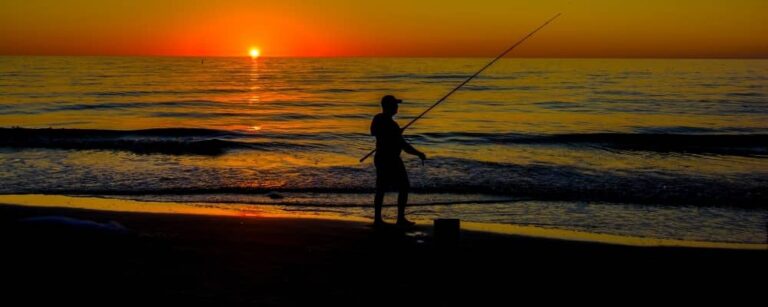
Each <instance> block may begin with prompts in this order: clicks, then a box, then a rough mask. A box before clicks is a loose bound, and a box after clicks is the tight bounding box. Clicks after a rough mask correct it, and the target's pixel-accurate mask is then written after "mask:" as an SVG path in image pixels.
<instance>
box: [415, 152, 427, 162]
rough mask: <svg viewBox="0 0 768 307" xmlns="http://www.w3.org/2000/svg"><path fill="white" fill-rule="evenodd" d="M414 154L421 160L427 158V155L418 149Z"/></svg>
mask: <svg viewBox="0 0 768 307" xmlns="http://www.w3.org/2000/svg"><path fill="white" fill-rule="evenodd" d="M416 155H417V156H419V159H421V161H424V160H426V159H427V155H425V154H424V153H423V152H421V151H419V152H418V153H417V154H416Z"/></svg>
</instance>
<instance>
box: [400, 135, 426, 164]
mask: <svg viewBox="0 0 768 307" xmlns="http://www.w3.org/2000/svg"><path fill="white" fill-rule="evenodd" d="M400 143H401V146H402V148H403V151H405V152H407V153H409V154H412V155H414V156H418V157H419V159H422V160H424V159H426V158H427V155H425V154H424V153H423V152H421V151H419V150H417V149H416V148H413V146H412V145H411V144H410V143H408V142H407V141H406V140H405V138H403V136H402V135H401V136H400Z"/></svg>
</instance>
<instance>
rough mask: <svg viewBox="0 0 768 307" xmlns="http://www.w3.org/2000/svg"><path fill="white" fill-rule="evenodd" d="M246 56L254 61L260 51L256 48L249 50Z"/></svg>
mask: <svg viewBox="0 0 768 307" xmlns="http://www.w3.org/2000/svg"><path fill="white" fill-rule="evenodd" d="M248 54H249V55H251V59H255V58H258V57H259V56H260V55H261V51H259V49H258V48H251V50H249V51H248Z"/></svg>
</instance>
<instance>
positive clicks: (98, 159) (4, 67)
mask: <svg viewBox="0 0 768 307" xmlns="http://www.w3.org/2000/svg"><path fill="white" fill-rule="evenodd" d="M488 60H489V59H484V58H259V59H256V60H252V59H250V58H194V57H13V56H11V57H0V127H2V129H0V182H2V184H1V185H0V193H2V194H32V193H34V194H66V195H86V196H98V197H116V198H128V199H136V200H150V201H187V202H190V203H193V204H197V205H199V204H205V205H206V206H215V207H222V208H227V207H228V206H232V207H237V208H242V207H248V206H253V207H258V206H273V207H277V208H281V209H282V210H285V211H300V212H318V213H321V212H330V213H333V214H339V215H349V216H357V217H371V216H372V201H373V195H372V191H373V183H374V180H375V174H374V168H373V165H372V161H371V160H368V161H365V162H364V163H360V162H359V161H358V160H359V159H360V158H361V157H362V156H363V155H365V154H366V153H367V152H368V151H369V150H371V149H372V148H373V146H374V138H373V137H371V136H370V135H369V125H370V120H371V119H372V117H373V116H374V115H375V114H376V113H378V112H379V110H380V107H379V99H380V98H381V96H383V95H385V94H394V95H396V96H398V97H399V98H402V99H404V101H405V102H404V103H403V104H402V105H401V106H400V113H399V114H398V115H397V116H396V118H395V119H396V120H397V121H398V122H399V123H400V124H401V126H402V125H404V124H405V123H407V121H408V120H410V119H412V118H413V117H414V116H416V115H418V114H419V113H420V112H422V111H423V110H424V109H425V108H427V107H428V106H429V105H431V104H432V103H434V102H435V101H436V100H437V99H439V98H440V97H442V96H443V95H444V94H445V93H447V92H448V91H449V90H451V89H452V88H453V87H455V86H456V85H458V84H459V83H460V82H461V81H463V79H464V78H466V77H467V76H468V75H470V74H472V73H473V72H474V71H476V70H477V69H479V68H480V67H481V66H482V65H484V64H485V63H486V62H487V61H488ZM405 135H406V138H407V139H408V140H409V141H410V142H411V143H412V144H413V145H414V146H415V147H416V148H418V149H420V150H421V151H423V152H425V153H426V154H427V156H428V160H427V161H426V163H424V165H422V164H421V162H420V161H419V160H418V158H416V157H413V156H407V155H405V154H404V160H405V162H406V165H407V167H408V172H409V175H410V178H411V184H412V187H413V188H412V190H413V193H412V196H411V199H410V200H411V202H410V203H411V207H409V215H410V216H411V218H413V219H417V220H419V219H421V220H428V219H432V218H437V217H452V218H460V219H462V220H464V221H474V222H487V223H501V224H515V225H532V226H539V227H545V228H558V229H569V230H577V231H586V232H596V233H608V234H618V235H629V236H641V237H652V238H671V239H685V240H700V241H718V242H748V243H753V242H758V243H766V242H767V241H768V238H767V237H768V234H767V232H768V231H767V230H766V227H768V226H766V225H767V224H768V207H766V204H768V193H767V192H768V191H767V190H768V60H739V59H724V60H714V59H518V58H508V59H503V60H501V61H500V62H498V63H497V64H495V65H494V66H493V67H491V68H490V69H489V70H487V71H486V72H484V73H483V74H482V75H480V76H479V77H478V78H477V79H475V80H473V81H472V82H471V83H469V84H468V85H467V86H465V87H464V88H463V89H461V90H460V91H458V92H457V93H455V94H454V95H453V96H451V97H450V98H449V99H448V100H446V101H445V102H444V103H443V104H441V105H440V106H439V107H437V108H436V109H434V110H433V111H432V112H430V113H429V114H427V116H426V117H424V118H423V119H421V120H420V121H418V122H417V123H416V124H415V125H414V126H412V127H411V128H409V129H408V130H407V131H406V132H405ZM391 194H392V195H388V198H386V199H385V203H386V205H388V207H387V210H386V211H385V214H388V216H389V218H390V219H391V218H392V217H393V214H394V213H393V212H394V209H393V207H392V205H394V202H395V194H394V193H391Z"/></svg>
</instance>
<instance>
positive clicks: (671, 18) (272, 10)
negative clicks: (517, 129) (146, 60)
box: [0, 0, 768, 58]
mask: <svg viewBox="0 0 768 307" xmlns="http://www.w3.org/2000/svg"><path fill="white" fill-rule="evenodd" d="M625 2H627V1H614V0H581V1H567V0H542V1H514V0H501V1H498V0H497V1H489V0H474V1H456V2H455V3H452V2H450V1H434V0H421V1H410V0H409V1H402V0H387V1H379V0H371V1H349V0H324V1H308V0H307V1H297V0H280V1H253V0H251V1H245V0H234V1H209V0H205V1H203V0H186V1H165V0H133V1H112V0H67V1H60V0H59V1H55V0H21V1H16V0H4V1H2V2H1V3H0V54H17V55H189V56H246V55H247V52H248V49H249V48H250V47H251V46H255V47H258V48H260V49H261V50H262V54H263V55H265V56H494V55H496V54H497V53H498V52H499V51H500V50H502V49H504V48H505V47H507V46H508V45H509V44H510V43H511V42H513V41H515V40H517V39H518V38H519V37H521V36H522V35H524V34H525V33H527V32H529V31H530V30H531V29H533V28H535V27H536V26H538V25H539V24H540V23H542V22H543V21H544V20H546V19H548V18H549V17H551V16H552V15H554V14H555V13H557V12H562V13H563V16H562V17H561V18H560V19H559V20H557V21H556V22H554V23H553V24H551V25H550V26H549V27H548V28H546V29H544V30H543V31H542V32H541V33H540V34H539V35H537V37H535V39H533V40H531V41H529V42H528V43H526V44H525V45H523V46H522V47H520V48H519V49H518V50H516V51H515V55H516V56H526V57H762V58H766V57H768V1H766V0H731V1H722V0H718V1H713V0H646V1H633V2H635V3H625Z"/></svg>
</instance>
